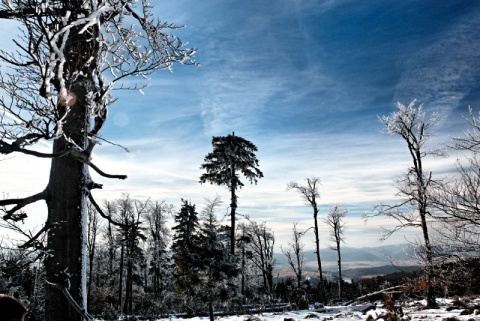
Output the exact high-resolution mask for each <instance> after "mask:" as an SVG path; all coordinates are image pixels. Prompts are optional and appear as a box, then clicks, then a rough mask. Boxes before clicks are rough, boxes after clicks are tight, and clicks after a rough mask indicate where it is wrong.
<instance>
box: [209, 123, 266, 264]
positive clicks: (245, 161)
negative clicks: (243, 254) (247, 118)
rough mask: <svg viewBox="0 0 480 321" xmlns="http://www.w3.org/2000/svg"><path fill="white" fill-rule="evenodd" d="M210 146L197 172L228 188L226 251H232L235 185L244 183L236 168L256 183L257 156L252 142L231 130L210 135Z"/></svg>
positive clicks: (260, 173) (240, 185) (236, 186)
mask: <svg viewBox="0 0 480 321" xmlns="http://www.w3.org/2000/svg"><path fill="white" fill-rule="evenodd" d="M212 146H213V151H212V152H211V153H208V154H207V156H205V159H204V163H203V164H202V165H201V166H200V168H201V169H204V170H205V171H206V173H204V174H202V175H201V176H200V183H202V184H203V183H206V182H209V183H211V184H217V185H225V186H227V187H228V189H229V190H230V193H231V204H230V208H231V213H230V220H231V226H230V227H231V230H230V233H231V234H230V253H231V254H232V255H234V254H235V220H236V218H235V212H236V209H237V195H236V191H237V188H242V186H244V184H243V183H242V181H241V180H240V177H239V175H238V174H237V172H240V173H242V174H243V176H245V177H246V178H247V179H248V180H249V181H250V183H251V184H253V183H255V184H257V182H258V179H259V178H262V177H263V173H262V171H260V169H259V168H258V166H259V165H258V159H257V156H256V155H255V152H257V147H256V146H255V145H254V144H253V143H252V142H250V141H248V140H246V139H244V138H242V137H239V136H235V133H232V134H229V135H227V136H214V137H213V139H212Z"/></svg>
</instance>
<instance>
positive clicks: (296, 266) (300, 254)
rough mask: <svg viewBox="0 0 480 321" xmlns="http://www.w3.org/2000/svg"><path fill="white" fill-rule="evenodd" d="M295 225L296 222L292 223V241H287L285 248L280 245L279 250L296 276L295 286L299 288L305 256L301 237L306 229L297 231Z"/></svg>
mask: <svg viewBox="0 0 480 321" xmlns="http://www.w3.org/2000/svg"><path fill="white" fill-rule="evenodd" d="M297 225H298V223H297V222H294V223H293V234H292V241H291V242H289V243H288V247H287V248H286V249H285V248H283V247H282V248H281V250H282V253H283V254H284V255H285V256H286V257H287V261H288V265H289V266H290V268H291V269H292V271H293V273H294V274H295V277H296V278H297V288H301V287H302V277H303V262H304V257H305V252H304V250H303V249H304V247H305V245H304V244H303V243H302V242H301V238H302V236H304V235H305V233H306V232H307V231H299V230H298V229H297Z"/></svg>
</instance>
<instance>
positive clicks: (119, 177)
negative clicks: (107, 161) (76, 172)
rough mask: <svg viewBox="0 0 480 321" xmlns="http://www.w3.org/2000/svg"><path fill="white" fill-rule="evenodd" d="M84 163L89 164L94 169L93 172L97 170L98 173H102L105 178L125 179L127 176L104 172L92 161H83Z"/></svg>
mask: <svg viewBox="0 0 480 321" xmlns="http://www.w3.org/2000/svg"><path fill="white" fill-rule="evenodd" d="M85 164H87V165H88V166H90V167H91V168H93V170H95V172H97V173H98V174H100V175H102V176H103V177H107V178H118V179H126V178H127V175H112V174H107V173H105V172H104V171H102V170H101V169H100V168H98V167H97V166H95V165H94V164H93V163H92V162H85Z"/></svg>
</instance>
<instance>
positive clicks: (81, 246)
mask: <svg viewBox="0 0 480 321" xmlns="http://www.w3.org/2000/svg"><path fill="white" fill-rule="evenodd" d="M72 91H74V93H75V95H76V96H77V98H78V100H77V102H76V104H75V105H73V106H70V107H64V109H65V111H66V108H69V109H70V112H69V113H68V115H67V119H66V122H65V124H64V130H65V132H67V133H69V136H70V137H72V139H73V140H75V142H76V144H77V145H78V146H80V147H83V148H84V147H85V146H86V142H87V141H86V133H87V130H88V127H87V126H88V121H87V113H86V107H85V101H84V99H82V98H83V97H85V94H86V91H85V90H84V88H82V87H81V85H78V86H76V88H72ZM68 145H69V143H68V142H67V141H66V140H65V139H64V138H63V137H61V138H59V139H57V140H55V141H54V143H53V153H58V152H62V151H64V150H65V149H66V148H67V146H68ZM89 183H90V177H89V174H88V169H87V167H86V165H85V164H83V163H82V162H80V161H78V160H75V159H71V158H68V157H62V158H54V159H53V160H52V163H51V169H50V180H49V183H48V186H47V192H48V199H47V207H48V222H50V223H51V228H50V229H49V231H48V249H49V253H48V254H49V255H47V258H46V260H45V270H46V277H47V280H48V281H49V282H50V283H54V284H57V285H59V286H60V287H65V288H67V289H68V290H69V291H70V293H71V295H72V297H73V299H74V300H75V301H76V302H77V303H78V304H79V305H81V306H83V307H86V301H87V295H86V260H87V253H86V241H87V235H86V230H87V228H86V223H87V222H86V218H87V212H86V211H87V197H88V193H89V190H88V185H89ZM45 317H46V320H47V321H50V320H52V321H59V320H69V321H80V320H81V316H80V314H79V313H78V312H76V311H75V309H74V308H73V307H72V306H71V305H70V304H69V302H68V301H67V299H66V298H65V297H64V296H63V295H62V293H61V291H59V290H58V289H57V288H56V287H53V286H47V287H46V294H45Z"/></svg>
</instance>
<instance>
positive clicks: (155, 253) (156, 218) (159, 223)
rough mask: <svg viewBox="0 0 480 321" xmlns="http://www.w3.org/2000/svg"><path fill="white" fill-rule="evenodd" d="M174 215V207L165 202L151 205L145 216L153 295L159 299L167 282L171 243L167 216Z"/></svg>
mask: <svg viewBox="0 0 480 321" xmlns="http://www.w3.org/2000/svg"><path fill="white" fill-rule="evenodd" d="M171 214H173V205H171V204H167V203H165V202H155V204H151V205H150V208H149V210H148V211H147V212H146V214H145V218H146V220H147V223H148V230H149V246H150V248H149V251H150V253H151V261H150V269H151V274H152V276H153V282H152V283H153V293H154V296H155V299H158V298H159V296H160V294H161V293H162V292H163V290H164V283H165V282H166V280H165V279H166V275H165V274H166V271H162V270H166V265H167V256H168V254H167V245H168V243H169V241H170V229H169V228H168V226H167V216H168V215H171Z"/></svg>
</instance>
